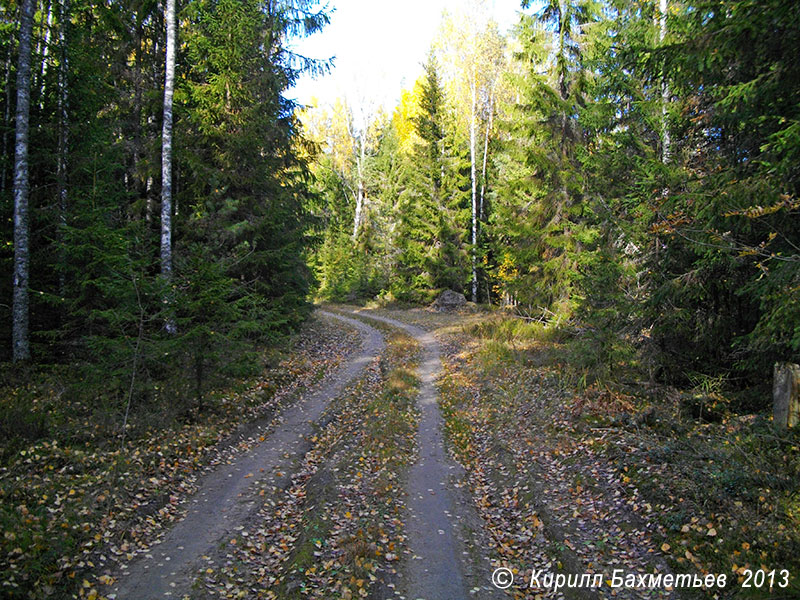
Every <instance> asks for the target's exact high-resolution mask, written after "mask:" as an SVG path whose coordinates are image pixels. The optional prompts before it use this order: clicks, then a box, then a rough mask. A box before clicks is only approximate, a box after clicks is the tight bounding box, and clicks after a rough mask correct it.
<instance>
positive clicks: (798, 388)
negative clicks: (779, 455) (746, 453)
mask: <svg viewBox="0 0 800 600" xmlns="http://www.w3.org/2000/svg"><path fill="white" fill-rule="evenodd" d="M772 399H773V404H772V415H773V424H774V425H775V428H776V429H778V430H780V431H785V430H786V429H788V428H790V427H794V426H795V425H797V423H798V422H800V365H796V364H793V363H775V368H774V371H773V379H772Z"/></svg>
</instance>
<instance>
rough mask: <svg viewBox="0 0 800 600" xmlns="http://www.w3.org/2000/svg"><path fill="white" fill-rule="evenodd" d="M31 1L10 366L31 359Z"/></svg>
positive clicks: (22, 81)
mask: <svg viewBox="0 0 800 600" xmlns="http://www.w3.org/2000/svg"><path fill="white" fill-rule="evenodd" d="M32 34H33V0H22V4H21V6H20V24H19V65H18V67H17V123H16V143H15V153H14V295H13V301H12V302H13V306H12V330H13V331H12V344H13V359H14V362H18V361H22V360H27V359H29V358H30V356H31V350H30V340H29V335H28V323H29V314H28V276H29V267H30V254H29V250H30V249H29V247H28V243H29V237H30V235H29V234H30V223H29V220H28V197H29V195H30V181H29V180H28V137H29V129H30V122H29V117H30V105H31V37H32Z"/></svg>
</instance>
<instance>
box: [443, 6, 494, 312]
mask: <svg viewBox="0 0 800 600" xmlns="http://www.w3.org/2000/svg"><path fill="white" fill-rule="evenodd" d="M438 46H439V49H440V52H441V54H442V56H443V63H444V66H445V72H446V73H447V75H448V78H449V83H450V88H451V90H452V93H451V96H452V97H453V98H454V100H455V103H456V108H457V109H458V112H459V113H460V114H461V115H462V118H463V119H465V120H466V122H467V127H468V130H469V157H470V198H471V203H470V209H471V221H470V243H471V245H472V250H471V256H470V262H471V271H472V277H471V286H470V287H471V290H470V291H471V299H472V301H473V302H477V301H478V242H479V235H480V218H481V213H482V212H483V195H484V193H485V189H484V187H483V184H481V193H480V194H481V195H480V197H479V192H478V180H479V167H478V161H479V160H481V158H480V157H479V149H478V135H479V134H478V129H479V128H480V125H481V123H480V121H481V119H480V117H481V113H483V114H484V115H485V119H484V122H485V126H486V128H487V129H486V133H485V137H484V144H483V146H484V154H485V153H486V152H488V146H489V144H488V135H489V128H491V124H490V123H489V121H490V120H491V119H490V118H489V115H490V114H491V112H492V110H493V109H489V110H486V106H485V105H486V104H491V103H492V102H493V90H494V88H495V87H496V85H497V81H498V80H499V78H500V73H501V64H502V56H503V52H502V47H503V39H502V36H501V35H500V33H499V31H498V29H497V25H496V23H494V22H493V21H491V20H489V19H488V18H487V15H486V5H485V3H483V2H473V3H472V4H471V5H470V7H469V12H467V13H460V14H455V15H449V14H445V17H444V19H443V23H442V28H441V30H440V32H439V40H438ZM482 108H483V109H484V110H482ZM481 162H482V163H483V164H482V166H481V167H480V169H481V173H480V176H481V177H485V174H486V167H485V164H486V161H485V156H484V159H483V160H482V161H481Z"/></svg>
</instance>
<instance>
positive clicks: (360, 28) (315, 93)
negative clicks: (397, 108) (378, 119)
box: [286, 0, 520, 110]
mask: <svg viewBox="0 0 800 600" xmlns="http://www.w3.org/2000/svg"><path fill="white" fill-rule="evenodd" d="M468 2H469V0H329V6H331V7H332V8H334V9H335V10H334V11H333V12H332V13H331V15H330V17H331V22H330V24H329V25H328V26H327V27H326V28H325V29H324V30H323V31H322V32H321V33H317V34H315V35H313V36H310V37H308V38H305V39H301V40H298V41H295V42H294V44H293V46H294V49H295V51H296V52H298V53H300V54H303V55H305V56H309V57H313V58H329V57H331V56H335V63H334V64H335V67H334V70H333V72H332V73H331V74H330V75H328V76H326V77H323V78H318V79H311V78H310V77H303V79H301V80H300V81H299V82H298V85H297V86H296V87H295V88H294V89H293V90H289V91H288V92H287V94H286V95H287V96H288V97H291V98H295V99H297V100H298V101H300V102H301V103H304V104H306V103H309V102H310V101H311V99H312V97H316V98H318V99H319V100H320V101H321V102H323V103H327V102H332V101H333V99H334V98H336V97H339V96H345V97H347V98H348V100H349V101H350V102H351V103H353V104H356V105H358V104H361V98H364V97H369V98H370V99H371V103H374V104H382V105H384V106H385V107H386V108H387V109H389V110H391V108H392V107H394V105H395V103H396V101H397V100H398V98H399V95H400V90H401V89H402V88H403V87H408V86H410V85H411V84H412V83H413V82H414V81H415V80H416V78H417V76H418V75H419V74H420V72H421V70H422V69H421V66H420V65H421V63H422V62H423V61H424V59H425V55H426V54H427V51H428V48H429V47H430V44H431V41H432V40H433V37H434V35H435V33H436V31H437V29H438V28H439V22H440V19H441V15H442V12H443V11H444V10H449V11H450V12H456V11H458V10H459V8H460V7H464V6H466V5H467V4H468ZM485 2H486V5H487V6H488V7H489V8H490V9H491V13H492V14H493V15H494V20H495V21H497V22H498V23H499V24H500V27H501V29H506V28H508V27H510V26H511V25H512V24H514V23H516V21H517V16H516V15H517V11H519V10H520V2H519V0H485Z"/></svg>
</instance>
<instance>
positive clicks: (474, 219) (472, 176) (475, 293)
mask: <svg viewBox="0 0 800 600" xmlns="http://www.w3.org/2000/svg"><path fill="white" fill-rule="evenodd" d="M477 87H478V83H477V81H476V74H475V65H474V64H473V65H472V81H471V82H470V92H471V93H472V101H471V104H470V118H469V162H470V179H471V180H472V301H473V302H477V301H478V257H477V250H478V248H477V245H478V187H477V181H476V168H475V105H476V103H477V89H476V88H477Z"/></svg>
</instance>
